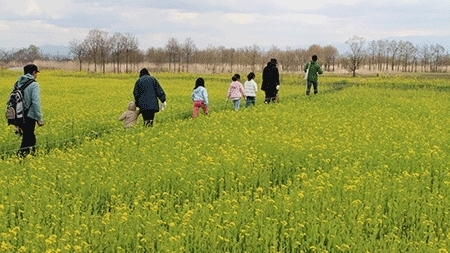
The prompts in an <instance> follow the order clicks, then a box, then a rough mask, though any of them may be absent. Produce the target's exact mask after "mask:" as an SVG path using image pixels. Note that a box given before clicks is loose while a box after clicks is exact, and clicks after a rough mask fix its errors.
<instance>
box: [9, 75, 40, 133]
mask: <svg viewBox="0 0 450 253" xmlns="http://www.w3.org/2000/svg"><path fill="white" fill-rule="evenodd" d="M34 81H35V80H34V79H30V80H28V81H27V82H26V83H25V84H23V85H22V86H21V87H20V88H18V87H17V86H18V85H17V84H18V82H16V83H15V84H14V90H13V91H12V92H11V93H10V94H9V97H8V102H7V103H6V121H7V122H8V125H14V126H17V125H19V124H20V123H23V122H24V121H25V116H26V115H25V112H24V111H25V108H24V104H23V102H24V100H23V91H24V90H25V89H26V88H27V87H28V86H29V85H30V84H32V83H33V82H34Z"/></svg>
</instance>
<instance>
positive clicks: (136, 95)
mask: <svg viewBox="0 0 450 253" xmlns="http://www.w3.org/2000/svg"><path fill="white" fill-rule="evenodd" d="M133 97H134V103H135V104H136V107H139V80H137V81H136V83H135V84H134V89H133Z"/></svg>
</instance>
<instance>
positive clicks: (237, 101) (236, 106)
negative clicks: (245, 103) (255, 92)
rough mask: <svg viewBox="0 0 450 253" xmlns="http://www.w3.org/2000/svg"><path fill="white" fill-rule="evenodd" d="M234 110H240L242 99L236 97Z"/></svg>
mask: <svg viewBox="0 0 450 253" xmlns="http://www.w3.org/2000/svg"><path fill="white" fill-rule="evenodd" d="M233 105H234V110H235V111H239V107H240V106H241V100H240V99H234V100H233Z"/></svg>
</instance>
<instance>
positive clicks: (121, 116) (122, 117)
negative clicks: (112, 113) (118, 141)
mask: <svg viewBox="0 0 450 253" xmlns="http://www.w3.org/2000/svg"><path fill="white" fill-rule="evenodd" d="M126 116H127V112H124V113H122V115H120V117H119V121H122V120H124V119H125V117H126Z"/></svg>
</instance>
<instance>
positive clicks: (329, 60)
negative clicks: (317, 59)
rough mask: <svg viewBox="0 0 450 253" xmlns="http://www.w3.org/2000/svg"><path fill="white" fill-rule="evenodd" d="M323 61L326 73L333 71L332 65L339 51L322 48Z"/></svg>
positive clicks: (326, 47) (329, 46)
mask: <svg viewBox="0 0 450 253" xmlns="http://www.w3.org/2000/svg"><path fill="white" fill-rule="evenodd" d="M323 57H324V58H323V61H324V65H325V66H324V68H325V69H326V70H327V71H334V65H335V62H336V59H337V58H338V57H339V51H338V50H337V48H335V47H333V46H331V45H328V46H325V47H324V48H323Z"/></svg>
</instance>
